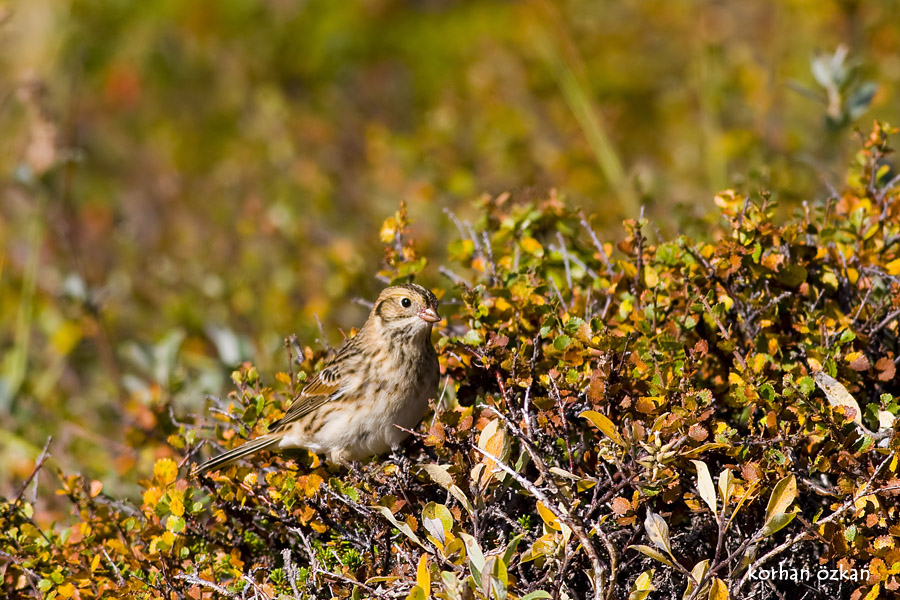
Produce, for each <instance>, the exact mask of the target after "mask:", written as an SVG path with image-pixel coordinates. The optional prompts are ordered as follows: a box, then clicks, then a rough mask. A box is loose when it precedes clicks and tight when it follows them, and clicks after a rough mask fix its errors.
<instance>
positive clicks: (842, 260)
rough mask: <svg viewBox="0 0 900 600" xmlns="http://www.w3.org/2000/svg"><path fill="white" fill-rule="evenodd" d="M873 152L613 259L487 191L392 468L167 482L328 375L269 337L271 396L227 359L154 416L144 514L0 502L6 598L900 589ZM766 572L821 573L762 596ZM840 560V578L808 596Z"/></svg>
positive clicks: (269, 457) (574, 226)
mask: <svg viewBox="0 0 900 600" xmlns="http://www.w3.org/2000/svg"><path fill="white" fill-rule="evenodd" d="M891 132H892V131H891V130H890V129H889V128H888V127H887V126H881V125H877V126H876V128H875V130H874V131H873V132H872V134H871V135H870V136H869V137H868V138H867V139H866V140H865V143H864V147H863V149H862V150H861V151H860V153H859V154H858V156H857V160H856V161H855V163H854V165H853V167H852V168H851V170H850V172H849V174H848V178H847V187H846V189H845V190H844V191H843V193H841V194H840V195H839V196H834V197H832V198H830V199H828V201H827V202H825V203H824V204H822V205H815V206H814V205H811V204H810V205H804V206H803V209H802V210H800V211H798V212H797V213H796V214H794V215H793V216H792V217H791V218H790V219H788V220H787V221H786V222H785V223H778V222H776V218H775V209H776V202H775V200H774V199H773V198H772V197H770V196H769V195H768V194H765V193H761V194H753V195H750V196H745V195H743V194H739V193H737V192H734V191H727V192H723V193H721V194H720V195H719V196H717V198H716V204H717V205H718V206H719V207H720V209H721V215H720V218H718V219H717V220H716V222H715V224H713V225H711V231H710V234H709V236H708V239H707V241H696V240H692V239H689V238H687V237H683V236H682V237H679V238H677V239H674V240H656V239H655V238H656V237H658V236H657V234H655V232H654V227H653V224H652V223H648V222H646V221H643V220H641V221H634V220H632V221H626V222H625V233H624V237H623V239H622V240H621V241H620V242H619V243H618V244H616V245H615V246H613V245H612V244H610V243H605V242H602V241H601V240H599V239H598V237H597V235H596V234H595V232H594V231H593V230H592V228H591V225H590V222H589V219H587V218H585V217H584V216H582V215H580V214H576V213H574V212H572V211H571V210H569V209H567V208H566V205H565V203H564V202H563V201H562V200H561V199H560V198H558V197H556V196H555V195H551V196H550V197H548V198H545V199H543V200H541V201H537V202H532V203H528V204H522V203H518V202H515V201H513V200H512V199H511V198H510V197H509V196H507V195H502V196H499V197H496V198H485V199H483V200H482V201H481V202H480V210H481V217H480V219H479V220H478V221H477V222H475V223H467V222H458V225H459V236H458V238H457V239H456V240H455V241H453V242H452V243H451V244H450V246H449V248H448V251H447V256H448V259H447V263H446V265H445V266H442V267H440V272H441V273H443V274H444V275H445V276H446V277H447V278H448V280H449V281H450V282H451V283H452V285H451V286H448V287H449V288H452V290H453V292H452V293H451V292H446V293H444V300H445V302H444V308H443V313H444V316H445V317H446V326H444V327H442V328H439V335H438V337H437V340H436V344H437V348H438V352H439V355H440V359H441V368H442V374H443V379H442V387H441V393H440V397H439V398H438V399H436V402H435V406H434V409H435V410H434V416H433V418H432V417H431V416H429V417H427V418H426V421H425V422H424V423H423V425H421V426H420V427H419V429H418V430H417V432H416V433H415V435H414V436H413V437H412V438H411V440H410V442H409V443H407V445H406V446H405V447H404V449H403V452H402V456H394V457H381V458H378V459H376V460H374V461H372V462H368V463H366V464H362V465H358V466H356V467H355V468H354V469H352V470H350V471H348V470H347V469H346V468H344V467H336V466H329V465H325V464H322V463H321V462H320V460H319V458H317V457H316V456H314V455H310V454H308V453H305V452H296V453H293V454H290V455H274V454H265V453H264V454H262V455H259V456H256V457H253V458H252V459H251V460H249V461H242V462H240V463H238V464H236V465H233V466H230V467H228V468H226V469H224V470H223V471H221V472H219V473H218V474H215V473H214V477H213V478H202V479H200V480H194V479H191V478H189V477H188V476H187V470H188V469H187V465H188V463H190V462H193V461H195V460H197V459H199V456H198V455H199V454H205V453H206V450H205V449H204V448H203V447H204V445H206V444H207V443H208V441H209V440H210V439H211V438H215V441H216V443H218V444H221V445H224V446H226V447H231V446H235V445H238V444H240V443H243V441H244V440H245V439H247V438H250V437H253V436H254V435H258V434H260V433H262V432H264V431H265V430H266V427H267V425H268V424H269V423H271V422H272V421H273V420H275V419H277V418H278V417H279V416H280V415H281V414H282V410H283V409H284V407H285V406H286V404H287V403H288V402H289V400H290V398H291V397H292V395H293V394H294V392H295V391H296V390H297V387H298V385H299V384H300V383H301V382H302V381H304V380H305V378H307V377H308V376H309V374H310V373H312V372H314V371H315V370H316V369H317V368H320V367H321V364H322V363H323V361H324V360H326V359H327V357H328V350H327V349H326V350H314V349H312V348H311V347H309V346H302V345H300V344H298V343H297V342H296V340H289V341H288V347H289V348H290V349H291V351H292V356H293V359H292V360H291V368H290V370H289V372H288V373H280V374H278V375H277V376H276V377H274V379H273V380H272V381H264V380H263V379H262V378H261V377H260V375H259V374H258V373H257V371H256V369H255V368H254V367H253V366H251V365H249V364H245V365H244V366H243V367H242V368H240V369H239V370H237V371H236V372H235V373H234V374H233V376H232V379H233V383H234V390H233V391H232V392H231V393H230V394H229V395H228V397H227V398H221V399H219V398H212V399H211V400H210V406H209V409H210V410H209V412H208V416H204V417H190V416H183V415H182V413H183V411H182V410H181V409H180V407H178V406H171V405H170V404H169V403H168V402H165V401H160V402H159V403H157V404H156V405H154V407H153V410H154V411H156V413H157V416H158V417H159V419H158V422H159V423H160V425H159V427H160V428H161V429H162V431H160V433H161V434H162V435H164V436H167V440H168V444H169V446H170V447H171V450H170V457H166V458H161V459H159V460H158V461H157V462H156V465H155V468H154V470H153V473H152V476H151V475H150V474H147V479H146V480H145V481H143V483H142V486H143V496H142V499H141V501H140V503H139V504H138V503H135V504H132V503H131V502H129V501H126V500H122V499H119V498H115V497H111V496H110V495H107V494H106V493H104V491H103V489H102V485H100V484H99V482H92V481H88V480H86V479H84V478H82V477H79V476H74V475H61V486H60V493H61V494H63V495H65V496H67V497H68V498H69V499H70V500H71V503H72V506H73V510H74V512H73V516H74V522H73V524H72V525H71V526H63V525H57V526H49V527H45V526H40V525H39V524H37V523H36V521H35V519H34V516H33V505H32V503H30V502H29V501H27V500H26V497H27V495H26V494H25V491H26V489H27V486H28V482H26V484H25V486H23V487H22V490H23V493H22V494H20V495H19V496H18V497H17V498H13V499H12V500H10V501H8V502H6V503H5V504H4V505H2V507H0V565H2V567H0V568H2V573H3V583H2V585H3V589H4V592H5V594H6V595H8V596H17V595H22V596H25V595H32V596H40V595H43V596H44V597H46V598H55V597H63V598H70V597H80V598H95V597H101V596H103V595H107V594H111V593H117V594H122V595H124V594H128V595H130V596H131V597H167V598H168V597H185V596H186V597H191V598H200V597H211V596H215V597H243V598H246V597H254V598H274V597H279V596H282V595H286V596H294V597H300V598H304V597H312V598H318V597H329V596H332V597H339V598H345V597H351V598H361V597H394V598H397V597H399V598H412V599H419V598H426V597H428V596H434V597H438V598H445V599H462V598H530V599H533V598H550V597H554V598H558V597H570V598H587V597H604V598H624V597H631V598H644V597H647V596H648V594H651V595H652V590H654V589H655V590H658V592H657V594H656V596H658V597H679V596H680V595H682V594H684V597H686V598H701V597H702V598H707V597H708V598H727V597H729V595H730V597H744V596H745V595H747V594H750V593H755V594H757V597H763V596H764V593H765V591H766V590H768V587H767V586H768V585H770V584H771V585H773V586H775V587H776V588H777V589H778V590H779V591H780V592H782V593H788V592H791V591H805V590H808V589H809V588H810V587H813V588H814V589H816V590H817V591H820V592H821V593H822V594H823V595H824V596H826V597H853V598H862V597H866V598H875V597H879V594H883V593H886V592H885V591H886V590H896V589H897V587H898V585H900V578H898V574H900V548H898V545H900V540H898V538H900V529H898V527H897V525H896V523H897V522H898V514H897V512H898V502H897V494H898V492H900V480H898V479H897V475H896V473H897V467H898V458H897V450H898V448H900V435H898V434H897V431H898V428H897V425H896V423H895V421H894V417H895V416H896V415H897V413H898V403H897V401H896V399H895V397H896V396H898V395H900V390H898V389H897V384H896V378H895V369H896V367H895V365H896V362H898V361H900V349H898V332H900V330H898V318H900V207H898V204H897V198H898V192H897V187H896V184H897V183H898V179H897V178H896V177H894V176H893V174H892V173H891V172H890V169H889V168H888V167H887V166H886V164H885V156H886V155H887V154H888V153H889V152H890V149H889V147H888V142H887V137H888V135H889V134H890V133H891ZM407 225H408V223H407V220H406V216H405V213H404V211H402V210H401V211H400V212H399V213H398V214H397V215H395V216H394V217H392V218H391V219H389V220H388V221H387V222H386V223H385V225H384V227H383V229H382V231H381V234H382V240H383V241H384V242H385V268H384V271H383V272H382V273H381V275H382V276H383V277H384V278H385V279H387V280H405V279H407V278H409V277H411V276H415V275H418V274H420V273H425V272H430V271H431V270H432V268H429V267H428V266H427V265H426V263H425V261H424V260H423V259H421V258H420V255H419V254H418V252H417V249H416V247H415V246H414V244H413V243H412V242H410V241H409V240H407V238H406V237H404V232H405V231H406V227H407ZM294 369H296V370H297V372H296V373H294ZM817 383H818V384H819V385H818V386H817ZM166 415H170V416H171V418H163V417H165V416H166ZM136 443H147V440H146V439H143V438H142V439H140V440H136ZM41 464H42V461H40V462H39V464H38V467H37V468H36V470H37V469H40V467H41ZM772 565H780V568H784V569H788V570H790V569H795V570H796V572H797V573H800V572H801V570H803V569H806V570H807V572H810V571H811V572H812V577H813V579H812V580H811V581H808V582H806V583H804V582H802V581H796V577H795V580H794V581H792V580H790V578H787V579H785V578H784V577H782V578H781V579H780V580H779V579H776V580H774V581H771V582H766V581H764V580H763V579H764V578H763V577H760V576H759V574H760V573H762V572H763V570H764V569H766V568H768V567H770V566H772ZM837 568H840V569H842V570H843V571H844V572H845V573H846V574H852V577H850V575H847V576H846V577H845V578H844V579H842V580H839V581H831V580H829V581H820V580H817V579H816V577H817V570H820V569H837ZM629 594H630V596H629Z"/></svg>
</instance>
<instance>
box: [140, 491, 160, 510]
mask: <svg viewBox="0 0 900 600" xmlns="http://www.w3.org/2000/svg"><path fill="white" fill-rule="evenodd" d="M162 497H163V491H162V490H161V489H159V488H158V487H152V488H148V489H147V490H146V491H144V505H145V506H147V507H148V508H153V507H155V506H156V505H157V504H158V503H159V499H160V498H162Z"/></svg>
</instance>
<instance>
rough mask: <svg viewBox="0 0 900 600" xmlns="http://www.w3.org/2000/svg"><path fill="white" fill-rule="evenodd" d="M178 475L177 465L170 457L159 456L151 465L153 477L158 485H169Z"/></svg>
mask: <svg viewBox="0 0 900 600" xmlns="http://www.w3.org/2000/svg"><path fill="white" fill-rule="evenodd" d="M177 476H178V465H177V464H175V461H174V460H172V459H171V458H161V459H159V460H158V461H156V464H155V465H153V477H154V478H155V479H156V481H158V482H159V484H160V485H163V486H165V485H169V484H170V483H172V482H173V481H175V478H176V477H177Z"/></svg>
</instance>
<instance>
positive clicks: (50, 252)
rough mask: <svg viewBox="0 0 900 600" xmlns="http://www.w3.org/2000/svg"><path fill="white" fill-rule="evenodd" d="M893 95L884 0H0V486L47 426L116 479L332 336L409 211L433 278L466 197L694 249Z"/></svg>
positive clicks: (138, 471)
mask: <svg viewBox="0 0 900 600" xmlns="http://www.w3.org/2000/svg"><path fill="white" fill-rule="evenodd" d="M688 6H689V8H688ZM876 84H877V86H876ZM898 84H900V5H898V3H897V2H891V1H868V2H863V1H854V0H841V1H836V0H824V1H823V0H816V1H811V0H778V1H775V0H767V1H760V2H737V1H700V2H693V3H690V4H689V5H686V4H683V3H673V2H663V1H657V0H650V1H648V0H618V1H616V2H612V1H602V2H597V1H594V0H571V1H563V2H553V3H551V2H523V3H517V2H501V1H484V0H482V1H477V2H476V1H471V2H465V1H453V0H423V1H420V2H410V1H406V2H404V1H400V0H364V1H359V2H332V1H328V0H309V1H303V2H300V1H294V0H255V1H250V0H195V1H192V2H183V1H179V0H158V1H154V2H131V1H128V0H103V1H99V0H71V1H63V0H19V1H13V2H5V3H0V131H2V132H3V135H2V137H0V186H2V188H0V239H2V241H3V243H2V247H0V351H2V358H0V419H2V420H3V423H4V427H3V428H2V430H0V495H4V496H10V495H12V494H14V493H15V491H16V485H15V484H14V482H16V481H21V479H22V478H24V477H25V476H27V474H28V473H29V472H30V470H31V468H32V465H33V464H34V459H35V456H36V455H37V454H38V452H39V450H40V448H41V447H42V446H43V444H44V442H45V440H46V438H47V436H48V435H51V434H52V435H53V436H54V443H53V446H52V454H53V460H54V461H55V462H56V464H57V466H59V467H61V468H63V469H64V470H65V471H67V472H75V471H80V472H84V473H85V474H86V475H87V476H89V477H92V478H98V479H100V480H101V481H104V482H105V484H106V486H107V487H106V489H107V490H108V491H109V492H110V493H114V494H115V493H117V492H124V493H128V492H134V491H135V490H137V489H138V488H137V487H136V486H134V482H135V481H136V479H137V478H138V476H139V475H144V476H146V474H147V473H149V472H150V471H151V470H152V461H153V460H154V459H156V458H158V457H160V456H163V455H166V454H167V453H169V452H171V450H170V449H168V448H167V446H166V445H165V444H164V443H162V442H163V441H164V439H165V437H164V436H163V435H161V434H160V433H159V430H160V419H164V418H167V417H166V415H167V413H166V412H165V411H167V410H168V407H169V406H172V407H175V410H173V412H172V414H171V415H170V416H169V417H168V418H173V419H174V418H177V415H176V414H175V413H176V412H177V413H178V415H182V414H187V413H190V412H191V411H192V410H197V409H198V408H200V407H202V406H203V405H204V398H205V395H206V394H219V393H221V392H222V390H223V387H224V386H225V385H226V384H227V381H228V380H227V374H228V373H229V372H230V371H231V370H232V369H233V368H234V367H235V366H236V365H237V364H239V363H240V362H241V361H243V360H248V359H252V360H253V361H254V363H255V364H257V365H258V366H259V367H260V369H262V370H264V371H266V372H269V373H271V372H274V371H277V370H285V369H286V365H287V362H288V358H287V354H286V351H285V348H284V338H285V336H287V335H289V334H291V333H293V332H296V333H297V335H298V337H299V340H300V341H301V344H303V345H306V344H309V345H313V346H315V345H316V344H319V343H331V344H334V343H337V342H339V341H340V339H341V335H340V333H339V331H338V329H337V328H338V326H341V327H345V328H346V327H349V326H351V325H354V324H356V325H358V324H359V323H360V322H361V320H362V318H363V316H364V314H365V310H366V309H365V307H364V306H361V305H360V304H359V303H357V302H354V299H357V298H371V297H373V295H374V294H375V293H376V292H377V290H378V289H379V288H380V287H381V286H382V283H381V282H379V281H378V280H377V279H375V278H374V277H373V276H372V274H373V273H375V272H376V271H377V269H378V266H379V264H380V262H381V253H382V245H381V243H380V241H379V238H378V231H379V226H380V224H381V223H382V221H383V220H384V219H385V217H387V216H389V215H390V214H392V213H394V211H396V210H397V208H398V206H399V203H400V202H401V201H405V202H406V203H407V204H408V207H409V213H410V217H411V219H412V221H413V222H414V226H413V230H412V236H413V238H414V239H415V240H416V244H417V247H418V248H419V249H420V252H421V253H422V254H423V255H424V256H426V257H428V258H429V259H430V266H429V267H428V268H427V269H426V271H425V273H426V276H425V278H424V279H423V280H422V281H423V283H425V284H427V285H431V286H434V287H444V288H449V287H450V282H449V281H447V280H446V279H442V277H441V275H440V274H439V272H438V265H440V264H441V262H442V260H443V259H444V258H445V254H444V253H445V250H444V248H445V247H446V241H447V240H448V239H451V238H452V237H453V236H454V235H455V229H454V227H453V223H452V220H451V219H450V216H449V215H448V214H447V211H449V212H451V213H452V214H454V215H459V216H460V217H468V216H471V215H472V212H473V211H474V210H475V208H474V203H473V200H474V199H476V198H478V197H479V196H480V195H482V194H498V193H501V192H504V191H510V192H511V193H512V194H513V196H514V197H517V198H528V197H535V196H540V195H543V194H545V193H546V191H547V190H548V189H551V188H558V189H559V190H560V192H561V194H562V195H563V196H564V197H565V198H566V201H567V202H568V203H571V204H572V205H575V206H581V207H583V208H584V209H585V211H586V212H587V213H588V214H592V215H594V216H593V217H592V225H594V226H595V227H596V228H597V229H598V230H600V231H604V232H605V236H606V238H607V239H611V240H614V239H620V238H621V237H622V236H623V232H622V229H621V222H622V219H623V218H628V217H635V216H637V213H638V212H639V211H640V207H644V210H645V213H646V216H647V217H649V218H650V219H651V221H652V222H653V223H654V224H655V226H656V227H657V228H659V230H660V231H661V232H662V233H663V234H665V235H670V234H672V233H674V232H678V231H685V232H687V233H690V234H692V235H697V236H698V237H700V238H702V237H703V232H704V231H705V230H706V228H707V221H705V217H704V215H705V214H706V213H707V212H708V210H709V209H711V208H712V198H713V195H714V192H716V191H718V190H720V189H722V188H725V187H729V186H736V187H738V188H740V189H745V190H750V191H756V190H759V189H767V190H771V191H772V193H773V194H774V195H775V196H777V197H778V198H779V200H780V201H781V206H782V207H787V208H788V209H789V208H792V207H796V206H798V205H799V203H800V202H802V201H810V202H813V201H817V200H821V199H822V198H824V197H826V196H827V195H829V194H830V193H831V190H833V189H835V188H840V187H841V186H842V182H841V181H840V180H839V179H838V175H837V174H838V173H843V172H845V167H846V163H847V162H848V160H849V157H850V156H852V154H851V153H852V152H854V151H855V150H856V149H857V148H858V146H859V143H858V141H857V140H855V139H854V135H853V131H854V128H855V126H856V125H857V124H860V125H861V126H862V128H863V129H868V127H869V125H870V123H871V121H872V119H874V118H880V119H886V120H888V121H892V120H896V114H897V109H898V107H900V97H898V94H897V88H898ZM160 407H166V408H165V410H161V409H160ZM154 437H155V438H157V441H158V442H159V443H155V444H149V443H140V442H141V440H142V439H147V440H151V439H154ZM135 447H137V448H143V450H140V451H135V450H134V448H135ZM141 452H143V453H144V454H140V453H141Z"/></svg>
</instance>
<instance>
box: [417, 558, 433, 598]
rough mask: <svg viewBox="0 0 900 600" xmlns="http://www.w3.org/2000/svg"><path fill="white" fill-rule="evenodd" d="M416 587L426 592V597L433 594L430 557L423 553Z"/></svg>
mask: <svg viewBox="0 0 900 600" xmlns="http://www.w3.org/2000/svg"><path fill="white" fill-rule="evenodd" d="M416 585H417V586H419V587H420V588H422V589H423V590H424V591H425V595H426V596H427V595H429V594H430V593H431V575H429V573H428V555H427V554H425V553H423V554H422V556H421V558H419V566H418V568H417V569H416Z"/></svg>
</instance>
